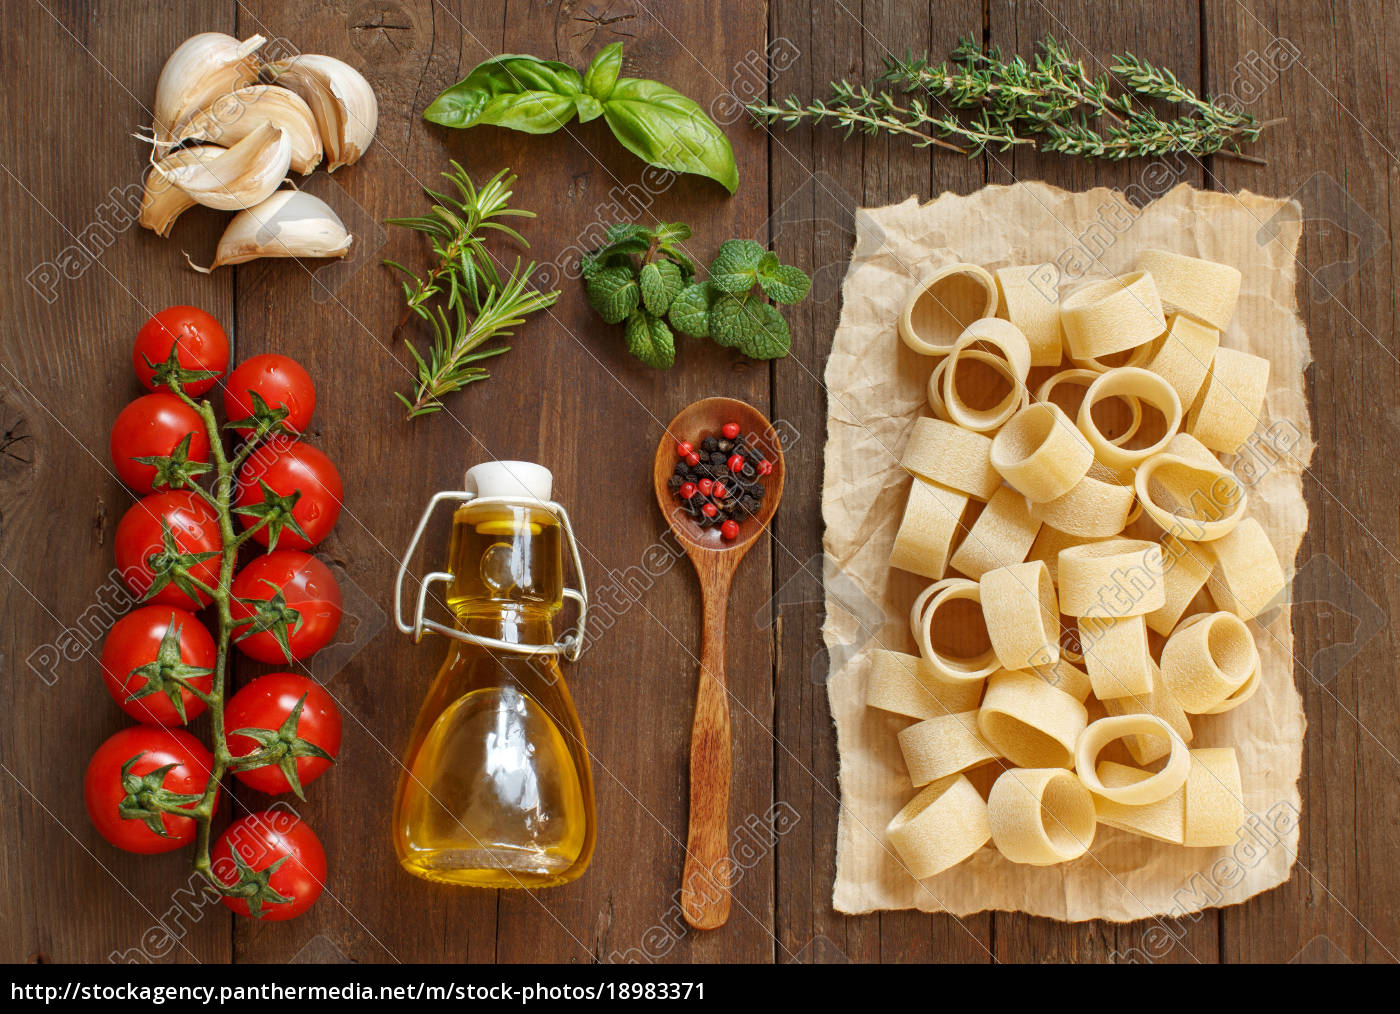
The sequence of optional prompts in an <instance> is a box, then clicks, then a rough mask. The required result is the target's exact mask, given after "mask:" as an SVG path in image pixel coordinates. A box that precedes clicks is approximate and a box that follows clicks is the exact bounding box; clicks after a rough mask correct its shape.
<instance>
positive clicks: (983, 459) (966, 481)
mask: <svg viewBox="0 0 1400 1014" xmlns="http://www.w3.org/2000/svg"><path fill="white" fill-rule="evenodd" d="M991 453H992V439H991V437H988V436H985V435H983V434H981V433H973V432H972V431H971V430H965V429H963V428H962V427H961V426H955V425H953V424H952V423H949V422H943V421H942V420H941V419H918V420H915V422H914V431H913V432H912V433H911V434H910V436H909V443H908V444H906V445H905V448H904V457H903V460H902V461H901V462H900V464H902V465H903V466H904V467H905V469H906V470H908V471H910V472H913V473H914V474H915V475H917V476H918V477H919V478H921V479H927V480H928V481H929V482H936V483H938V484H939V485H940V486H945V487H947V488H948V489H953V490H957V491H958V492H959V493H966V494H967V495H968V496H970V497H972V498H973V499H974V500H987V499H988V498H990V497H991V495H992V494H993V493H994V492H996V489H997V487H998V486H1000V485H1001V476H1000V475H999V474H997V471H996V469H994V468H993V467H992V463H991Z"/></svg>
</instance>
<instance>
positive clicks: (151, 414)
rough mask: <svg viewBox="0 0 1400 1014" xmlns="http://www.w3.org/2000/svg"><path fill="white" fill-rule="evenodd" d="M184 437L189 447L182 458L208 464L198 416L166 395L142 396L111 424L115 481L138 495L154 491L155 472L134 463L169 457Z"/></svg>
mask: <svg viewBox="0 0 1400 1014" xmlns="http://www.w3.org/2000/svg"><path fill="white" fill-rule="evenodd" d="M186 435H189V438H190V443H189V447H188V448H186V450H185V457H186V458H187V459H188V460H189V461H199V462H205V463H207V462H208V461H209V434H208V432H207V431H206V430H205V428H204V420H203V419H202V418H200V415H199V413H198V412H196V411H195V410H194V409H192V408H190V407H189V406H188V405H186V404H185V403H184V402H183V401H181V400H180V399H179V398H177V397H176V396H175V395H173V394H171V393H170V392H169V391H157V392H156V393H155V394H143V395H142V396H141V397H139V398H137V399H136V400H135V401H133V402H132V403H131V404H129V405H127V406H126V408H124V409H122V410H121V412H120V413H118V414H117V419H116V422H114V423H113V424H112V437H111V452H112V467H113V468H114V469H116V472H117V478H118V479H120V480H121V481H122V482H124V483H126V484H127V485H128V486H130V487H131V488H132V489H134V490H136V492H138V493H150V492H151V491H152V490H154V489H155V486H154V485H153V483H154V481H155V479H156V468H155V466H154V465H147V464H142V463H141V462H139V461H136V460H135V459H136V458H145V457H169V456H170V455H171V454H173V453H174V452H175V449H176V448H177V447H179V445H180V442H181V441H182V440H184V439H185V436H186ZM162 488H164V487H163V486H162Z"/></svg>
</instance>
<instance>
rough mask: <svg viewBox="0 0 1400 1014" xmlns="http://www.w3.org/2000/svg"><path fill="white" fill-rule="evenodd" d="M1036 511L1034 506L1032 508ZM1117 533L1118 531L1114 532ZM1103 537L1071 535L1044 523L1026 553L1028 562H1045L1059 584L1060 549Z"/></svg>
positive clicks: (1052, 579) (1096, 540) (1052, 576)
mask: <svg viewBox="0 0 1400 1014" xmlns="http://www.w3.org/2000/svg"><path fill="white" fill-rule="evenodd" d="M1031 509H1032V511H1034V508H1031ZM1113 534H1114V535H1117V534H1118V533H1117V532H1114V533H1113ZM1101 541H1102V538H1101V537H1097V536H1084V535H1071V534H1069V532H1062V531H1060V530H1059V529H1058V528H1052V527H1050V525H1048V524H1047V525H1042V526H1041V529H1040V532H1039V534H1037V535H1036V537H1035V541H1034V542H1033V543H1031V551H1030V552H1029V553H1027V554H1026V562H1028V563H1033V562H1035V561H1036V560H1039V561H1040V562H1042V563H1044V564H1045V566H1046V567H1047V568H1049V570H1050V580H1051V581H1054V582H1055V583H1056V584H1057V585H1058V584H1059V583H1060V550H1062V549H1068V548H1069V547H1070V546H1082V545H1084V544H1085V543H1089V542H1101Z"/></svg>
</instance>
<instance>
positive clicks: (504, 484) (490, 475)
mask: <svg viewBox="0 0 1400 1014" xmlns="http://www.w3.org/2000/svg"><path fill="white" fill-rule="evenodd" d="M464 482H465V485H463V487H462V488H463V489H464V490H466V491H467V492H468V493H475V494H476V495H477V496H508V497H516V498H521V499H526V500H538V501H539V502H540V503H542V504H547V503H549V502H550V500H551V499H552V493H553V491H554V475H553V474H552V473H551V472H550V471H549V469H547V468H545V467H544V466H543V465H536V464H534V463H533V462H530V461H483V462H482V463H481V464H479V465H473V466H472V467H471V468H469V469H467V475H466V479H465V480H464Z"/></svg>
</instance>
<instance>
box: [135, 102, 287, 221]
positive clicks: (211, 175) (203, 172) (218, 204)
mask: <svg viewBox="0 0 1400 1014" xmlns="http://www.w3.org/2000/svg"><path fill="white" fill-rule="evenodd" d="M291 162H292V141H291V137H290V135H288V133H287V131H286V130H284V129H283V128H281V127H275V126H273V125H272V124H271V123H264V124H262V125H261V126H258V127H255V128H253V130H252V132H251V133H249V134H248V136H247V137H245V138H243V140H241V141H239V142H238V143H237V144H235V145H234V146H233V147H232V148H227V149H225V150H224V151H223V152H221V153H220V154H218V155H217V156H215V157H214V158H211V159H207V160H205V159H198V160H195V161H194V162H192V163H190V164H187V165H178V166H173V167H171V168H162V166H161V164H160V163H157V164H156V166H155V168H154V169H153V172H155V173H157V174H159V175H160V176H161V177H162V178H164V179H165V180H167V181H168V182H170V183H173V184H175V186H177V187H179V188H180V189H181V190H183V191H184V192H185V193H186V194H188V195H189V196H190V197H191V198H193V199H194V201H195V202H196V203H198V204H203V205H204V206H205V207H208V208H218V209H219V210H220V211H241V210H243V209H244V208H251V207H253V206H254V205H255V204H261V203H262V202H263V201H265V200H267V199H268V198H269V197H271V196H272V193H273V191H275V190H276V189H277V188H278V187H279V186H281V185H282V181H283V180H284V179H286V178H287V169H288V167H289V166H290V165H291Z"/></svg>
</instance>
